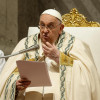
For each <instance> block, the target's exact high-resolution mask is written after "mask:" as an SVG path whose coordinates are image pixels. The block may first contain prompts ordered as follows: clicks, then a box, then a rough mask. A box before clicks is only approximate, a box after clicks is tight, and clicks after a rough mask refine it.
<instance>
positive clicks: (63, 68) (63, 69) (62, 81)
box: [25, 31, 75, 100]
mask: <svg viewBox="0 0 100 100" xmlns="http://www.w3.org/2000/svg"><path fill="white" fill-rule="evenodd" d="M38 36H39V34H35V35H34V36H33V44H34V45H35V44H38ZM65 37H66V36H65V32H64V31H63V32H62V34H61V35H60V37H59V41H58V44H57V48H58V50H59V51H60V49H61V48H62V47H63V43H64V39H65ZM69 37H70V38H69V40H68V44H67V45H66V47H64V48H65V50H64V51H63V53H64V54H66V55H68V54H69V51H70V49H71V48H72V45H73V42H74V40H75V37H74V36H72V35H69ZM29 38H30V37H27V39H26V43H25V47H26V48H27V47H28V39H29ZM38 58H39V52H38V50H36V51H35V61H37V60H38ZM26 59H30V58H29V54H28V53H26ZM31 59H32V58H31ZM59 69H60V100H67V99H66V88H67V87H66V85H65V84H66V77H65V76H66V66H65V65H60V66H59Z"/></svg>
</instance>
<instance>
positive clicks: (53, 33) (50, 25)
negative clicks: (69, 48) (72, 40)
mask: <svg viewBox="0 0 100 100" xmlns="http://www.w3.org/2000/svg"><path fill="white" fill-rule="evenodd" d="M39 25H40V38H41V40H42V42H43V43H45V42H49V43H50V44H53V43H55V42H56V40H57V39H58V37H59V35H60V34H61V31H62V28H61V22H60V21H59V20H58V19H57V18H55V17H54V16H51V15H48V14H43V15H41V17H40V22H39Z"/></svg>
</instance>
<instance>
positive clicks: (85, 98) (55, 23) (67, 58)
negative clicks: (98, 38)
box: [0, 9, 100, 100]
mask: <svg viewBox="0 0 100 100" xmlns="http://www.w3.org/2000/svg"><path fill="white" fill-rule="evenodd" d="M39 28H40V33H38V34H35V35H32V36H30V37H27V38H24V39H22V40H21V41H20V42H19V43H18V45H17V46H16V48H15V49H14V51H13V53H14V52H17V51H19V50H22V49H25V48H28V47H30V46H31V45H33V44H34V45H35V44H39V46H40V48H39V49H38V50H36V51H30V52H27V53H25V54H20V55H17V56H14V57H10V58H9V59H8V61H7V63H6V65H5V68H4V70H3V71H2V74H1V76H0V100H15V99H16V100H42V99H43V100H100V95H99V91H100V81H99V77H98V73H97V70H96V67H95V64H94V62H93V58H92V56H91V53H90V50H89V48H88V46H87V45H86V44H85V43H83V42H82V41H80V40H78V39H76V38H75V37H74V36H72V35H70V34H68V33H65V32H64V31H63V28H64V25H63V24H62V18H61V15H60V13H59V12H58V11H56V10H54V9H48V10H46V11H44V12H43V13H42V14H41V16H40V21H39ZM41 59H42V61H45V62H46V63H47V64H48V71H49V75H50V79H51V82H52V86H51V87H44V93H45V95H44V97H43V98H42V96H41V95H40V94H41V93H42V91H43V87H28V86H29V84H30V83H31V82H30V81H29V80H27V79H21V78H20V77H19V72H18V69H17V66H16V61H17V60H29V61H39V60H41ZM4 73H6V74H4Z"/></svg>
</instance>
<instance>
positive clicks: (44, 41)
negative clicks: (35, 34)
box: [42, 39, 52, 44]
mask: <svg viewBox="0 0 100 100" xmlns="http://www.w3.org/2000/svg"><path fill="white" fill-rule="evenodd" d="M42 42H43V43H44V44H46V42H49V43H50V44H52V43H51V41H49V40H45V39H43V40H42Z"/></svg>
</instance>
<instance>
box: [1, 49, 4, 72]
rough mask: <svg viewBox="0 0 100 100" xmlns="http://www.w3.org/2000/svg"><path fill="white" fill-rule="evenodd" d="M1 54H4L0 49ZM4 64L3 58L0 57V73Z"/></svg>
mask: <svg viewBox="0 0 100 100" xmlns="http://www.w3.org/2000/svg"><path fill="white" fill-rule="evenodd" d="M1 56H4V53H3V51H1V50H0V57H1ZM4 64H5V58H1V59H0V73H1V71H2V69H3V66H4Z"/></svg>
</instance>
